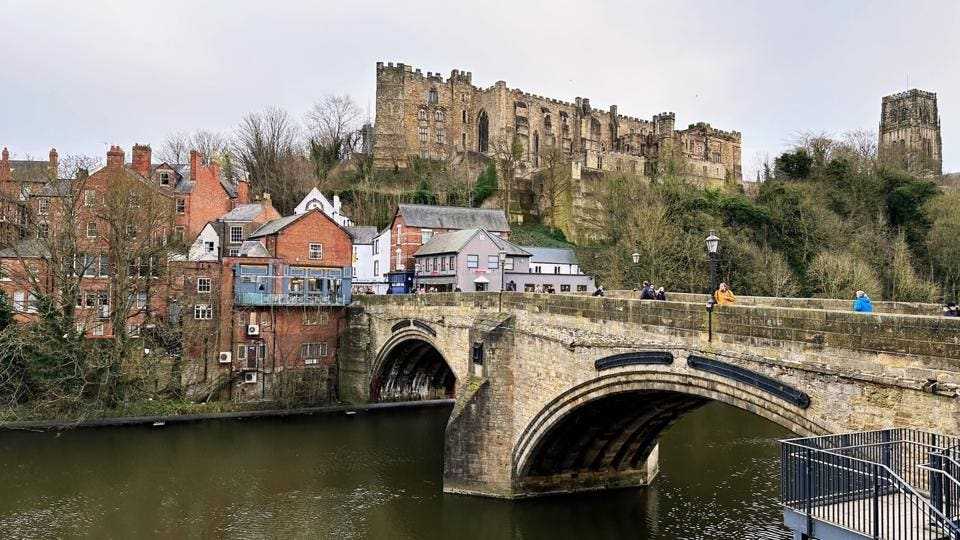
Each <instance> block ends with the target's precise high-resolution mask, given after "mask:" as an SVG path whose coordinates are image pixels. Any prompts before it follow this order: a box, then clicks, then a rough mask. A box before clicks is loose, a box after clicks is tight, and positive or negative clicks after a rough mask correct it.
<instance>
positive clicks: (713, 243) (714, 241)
mask: <svg viewBox="0 0 960 540" xmlns="http://www.w3.org/2000/svg"><path fill="white" fill-rule="evenodd" d="M706 242H707V257H709V259H710V294H711V295H712V294H713V292H714V291H716V290H717V250H718V249H720V238H719V237H718V236H717V235H716V234H714V233H713V231H710V236H708V237H707V240H706Z"/></svg>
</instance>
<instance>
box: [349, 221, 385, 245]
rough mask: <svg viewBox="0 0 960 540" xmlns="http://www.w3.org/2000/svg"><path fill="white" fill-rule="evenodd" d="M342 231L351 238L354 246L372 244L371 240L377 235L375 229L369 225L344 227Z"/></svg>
mask: <svg viewBox="0 0 960 540" xmlns="http://www.w3.org/2000/svg"><path fill="white" fill-rule="evenodd" d="M344 229H346V230H347V232H348V233H350V237H351V238H353V243H354V244H372V243H373V239H374V238H376V237H377V235H378V234H379V232H378V231H377V228H376V227H372V226H369V225H361V226H358V227H354V226H351V227H344Z"/></svg>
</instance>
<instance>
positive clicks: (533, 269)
mask: <svg viewBox="0 0 960 540" xmlns="http://www.w3.org/2000/svg"><path fill="white" fill-rule="evenodd" d="M530 273H531V274H539V273H540V266H539V265H537V266H534V267H531V268H530Z"/></svg>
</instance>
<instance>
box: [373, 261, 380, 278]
mask: <svg viewBox="0 0 960 540" xmlns="http://www.w3.org/2000/svg"><path fill="white" fill-rule="evenodd" d="M373 275H374V276H379V275H380V261H373Z"/></svg>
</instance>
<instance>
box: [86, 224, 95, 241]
mask: <svg viewBox="0 0 960 540" xmlns="http://www.w3.org/2000/svg"><path fill="white" fill-rule="evenodd" d="M96 237H97V222H96V221H88V222H87V238H96Z"/></svg>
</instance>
